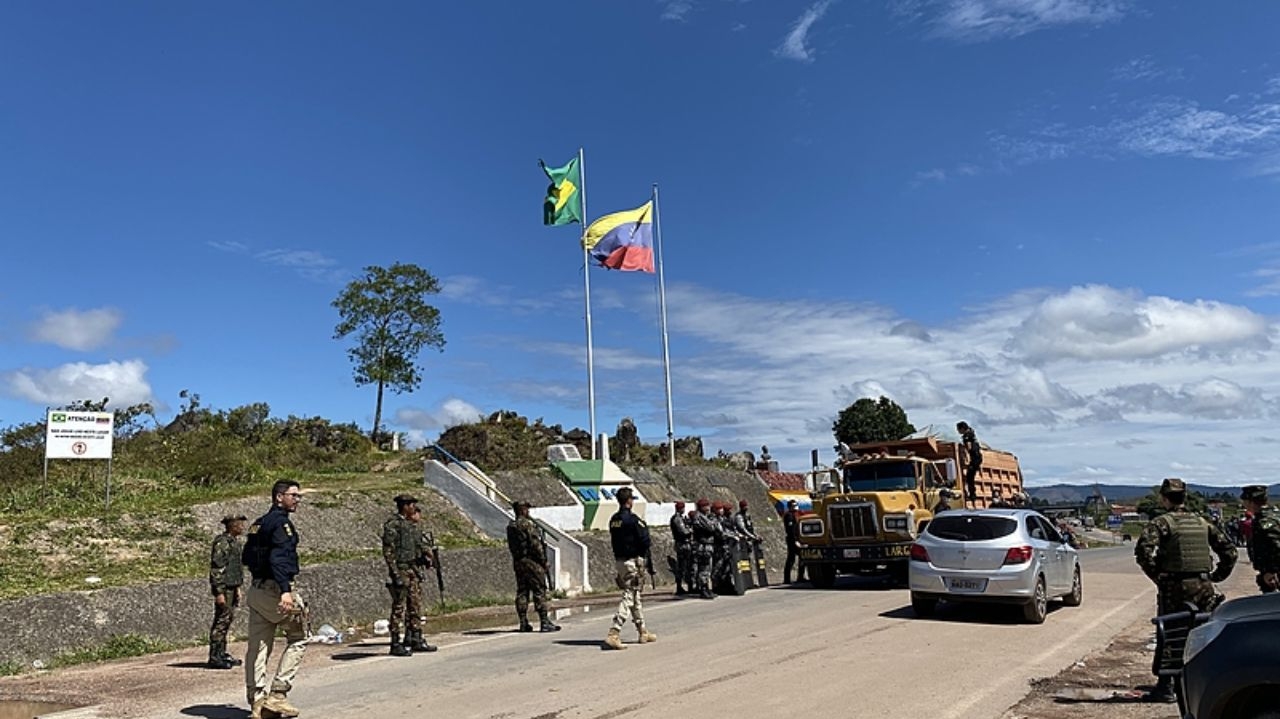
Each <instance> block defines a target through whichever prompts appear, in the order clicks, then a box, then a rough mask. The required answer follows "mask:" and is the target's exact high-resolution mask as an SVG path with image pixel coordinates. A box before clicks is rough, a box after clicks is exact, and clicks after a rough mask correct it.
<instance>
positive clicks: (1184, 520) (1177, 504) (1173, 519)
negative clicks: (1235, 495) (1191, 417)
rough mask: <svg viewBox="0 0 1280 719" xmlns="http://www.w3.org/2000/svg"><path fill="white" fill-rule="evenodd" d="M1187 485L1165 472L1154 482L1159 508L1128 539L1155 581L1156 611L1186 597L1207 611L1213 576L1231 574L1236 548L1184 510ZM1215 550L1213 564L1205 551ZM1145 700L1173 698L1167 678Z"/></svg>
mask: <svg viewBox="0 0 1280 719" xmlns="http://www.w3.org/2000/svg"><path fill="white" fill-rule="evenodd" d="M1186 498H1187V485H1186V483H1185V482H1183V481H1182V480H1181V479H1177V478H1169V479H1166V480H1164V482H1162V483H1161V484H1160V506H1161V507H1163V508H1164V509H1165V513H1164V514H1162V515H1160V516H1158V517H1156V518H1155V519H1153V520H1151V521H1150V522H1149V523H1148V524H1147V526H1146V527H1144V528H1143V530H1142V536H1141V537H1139V538H1138V543H1137V544H1136V545H1134V548H1133V554H1134V558H1135V559H1137V561H1138V566H1139V567H1141V568H1142V572H1143V574H1146V575H1147V577H1149V578H1150V579H1151V581H1153V582H1155V584H1156V614H1157V616H1159V615H1162V614H1172V613H1174V612H1181V611H1183V610H1185V609H1186V606H1185V604H1186V603H1187V602H1191V603H1192V604H1194V605H1196V607H1197V608H1198V609H1199V611H1202V612H1208V611H1212V610H1213V608H1214V607H1215V606H1216V605H1217V604H1218V603H1219V602H1220V601H1221V599H1222V595H1220V594H1218V593H1217V590H1216V589H1215V588H1214V586H1213V584H1214V582H1221V581H1223V580H1225V579H1226V578H1227V577H1228V576H1230V575H1231V570H1232V568H1234V567H1235V565H1236V548H1235V545H1234V544H1232V543H1231V542H1230V541H1229V540H1228V539H1227V535H1225V534H1223V533H1222V530H1221V529H1218V527H1217V525H1215V524H1212V523H1210V522H1209V521H1207V520H1206V519H1205V518H1204V517H1201V516H1200V515H1198V514H1194V513H1192V512H1191V511H1189V510H1188V509H1187V508H1186V507H1185V506H1183V503H1184V502H1185V501H1186ZM1211 552H1212V553H1213V554H1216V555H1218V563H1217V567H1214V566H1213V559H1212V557H1211V556H1210V553H1211ZM1142 699H1143V701H1149V702H1173V701H1175V699H1176V697H1174V694H1173V686H1172V678H1171V677H1169V676H1161V677H1159V679H1158V681H1157V683H1156V686H1155V688H1153V689H1152V690H1151V691H1149V692H1147V693H1146V694H1145V695H1143V697H1142Z"/></svg>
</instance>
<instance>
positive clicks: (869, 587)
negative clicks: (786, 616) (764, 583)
mask: <svg viewBox="0 0 1280 719" xmlns="http://www.w3.org/2000/svg"><path fill="white" fill-rule="evenodd" d="M774 588H775V589H781V590H783V591H787V592H848V591H857V592H887V591H892V590H896V589H906V587H905V586H903V585H901V584H898V583H896V582H894V581H893V580H892V579H890V578H889V577H860V576H857V575H841V576H839V577H836V584H835V586H834V587H831V588H830V589H820V588H818V587H815V586H813V585H812V584H810V583H809V582H807V581H806V582H797V583H795V584H777V585H775V587H774Z"/></svg>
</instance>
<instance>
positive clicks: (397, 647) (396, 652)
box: [391, 634, 413, 657]
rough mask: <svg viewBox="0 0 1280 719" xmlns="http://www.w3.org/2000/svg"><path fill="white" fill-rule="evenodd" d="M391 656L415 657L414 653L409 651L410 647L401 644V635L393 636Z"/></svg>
mask: <svg viewBox="0 0 1280 719" xmlns="http://www.w3.org/2000/svg"><path fill="white" fill-rule="evenodd" d="M391 656H393V657H410V656H413V652H412V651H411V650H410V649H409V647H406V646H405V645H404V644H401V643H400V635H399V634H392V635H391Z"/></svg>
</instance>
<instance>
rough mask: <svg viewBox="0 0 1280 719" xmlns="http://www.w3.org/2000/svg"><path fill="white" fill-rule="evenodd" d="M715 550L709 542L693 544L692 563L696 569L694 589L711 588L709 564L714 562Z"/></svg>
mask: <svg viewBox="0 0 1280 719" xmlns="http://www.w3.org/2000/svg"><path fill="white" fill-rule="evenodd" d="M715 554H716V550H715V547H713V546H712V545H710V544H695V545H693V563H694V567H695V569H696V573H697V577H698V584H697V587H696V589H698V591H702V590H703V589H707V590H709V589H711V565H712V564H713V563H714V562H715Z"/></svg>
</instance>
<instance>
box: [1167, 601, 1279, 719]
mask: <svg viewBox="0 0 1280 719" xmlns="http://www.w3.org/2000/svg"><path fill="white" fill-rule="evenodd" d="M1277 637H1280V593H1272V594H1263V595H1259V596H1254V597H1244V598H1241V599H1233V600H1231V601H1229V602H1227V603H1225V604H1223V605H1222V606H1220V607H1218V609H1217V610H1216V611H1215V612H1214V613H1213V615H1212V616H1211V617H1210V618H1209V620H1208V621H1206V622H1205V623H1203V624H1201V625H1200V626H1198V627H1195V628H1194V629H1192V630H1191V632H1190V633H1189V634H1188V635H1187V640H1186V647H1185V650H1184V654H1183V668H1182V679H1181V681H1182V700H1183V708H1184V712H1185V713H1184V714H1183V719H1280V641H1277Z"/></svg>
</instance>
